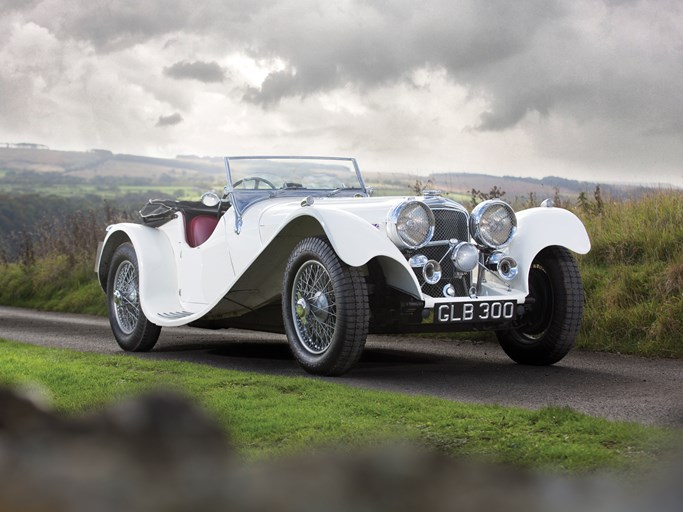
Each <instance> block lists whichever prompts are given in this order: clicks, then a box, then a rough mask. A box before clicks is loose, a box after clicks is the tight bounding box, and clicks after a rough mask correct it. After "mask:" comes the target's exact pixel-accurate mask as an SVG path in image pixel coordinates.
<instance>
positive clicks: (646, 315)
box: [578, 192, 683, 358]
mask: <svg viewBox="0 0 683 512" xmlns="http://www.w3.org/2000/svg"><path fill="white" fill-rule="evenodd" d="M581 217H582V220H583V221H584V223H585V224H586V229H587V230H588V233H589V235H590V237H591V242H592V249H591V252H590V253H588V254H587V255H586V256H582V257H580V258H579V264H580V267H581V275H582V277H583V281H584V289H585V291H586V308H585V314H584V321H583V328H582V331H581V334H580V337H579V342H578V344H579V346H580V347H584V348H589V349H593V350H607V351H611V352H621V353H625V354H637V355H644V356H663V357H678V358H680V357H683V194H682V193H678V192H663V193H658V194H653V195H651V196H648V197H645V198H643V199H640V200H638V201H627V202H623V203H615V202H608V203H606V204H605V209H604V213H603V214H602V215H581Z"/></svg>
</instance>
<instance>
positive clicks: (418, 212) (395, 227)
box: [387, 200, 434, 249]
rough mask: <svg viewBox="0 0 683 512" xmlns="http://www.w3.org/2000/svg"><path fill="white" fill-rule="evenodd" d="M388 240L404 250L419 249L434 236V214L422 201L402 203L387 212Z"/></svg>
mask: <svg viewBox="0 0 683 512" xmlns="http://www.w3.org/2000/svg"><path fill="white" fill-rule="evenodd" d="M387 232H388V234H389V238H390V239H391V241H392V242H394V243H395V244H396V245H397V246H399V247H401V248H404V249H419V248H420V247H422V246H424V245H425V244H427V243H429V241H430V240H431V239H432V236H433V235H434V214H433V213H432V210H430V209H429V206H427V205H426V204H424V203H423V202H422V201H415V200H409V201H404V202H402V203H401V204H399V205H398V206H396V208H394V209H393V210H391V211H390V212H389V217H388V219H387Z"/></svg>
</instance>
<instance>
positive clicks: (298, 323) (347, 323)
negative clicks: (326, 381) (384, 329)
mask: <svg viewBox="0 0 683 512" xmlns="http://www.w3.org/2000/svg"><path fill="white" fill-rule="evenodd" d="M369 315H370V314H369V307H368V291H367V286H366V284H365V279H364V278H363V275H362V274H361V273H360V271H359V270H358V269H357V268H355V267H349V266H348V265H346V264H345V263H344V262H342V261H341V260H340V259H339V257H338V256H337V254H336V253H335V252H334V250H333V249H332V247H330V245H329V243H328V242H327V240H326V239H324V238H318V237H311V238H305V239H304V240H302V241H301V242H299V244H298V245H297V246H296V247H295V248H294V250H293V251H292V254H291V255H290V257H289V260H288V262H287V266H286V268H285V274H284V283H283V297H282V316H283V319H284V324H285V331H286V333H287V338H288V340H289V345H290V347H291V350H292V353H293V354H294V357H295V358H296V360H297V361H298V362H299V364H300V365H301V366H302V367H303V368H304V369H305V370H306V371H307V372H309V373H313V374H317V375H341V374H342V373H345V372H347V371H348V370H349V369H351V367H352V366H353V365H354V364H355V363H356V362H357V361H358V360H359V359H360V356H361V354H362V352H363V348H364V347H365V340H366V338H367V334H368V324H369V321H370V316H369Z"/></svg>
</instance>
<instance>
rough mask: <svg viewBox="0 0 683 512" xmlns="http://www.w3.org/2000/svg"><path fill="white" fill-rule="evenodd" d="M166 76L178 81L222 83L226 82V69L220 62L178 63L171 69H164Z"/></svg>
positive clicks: (197, 61)
mask: <svg viewBox="0 0 683 512" xmlns="http://www.w3.org/2000/svg"><path fill="white" fill-rule="evenodd" d="M164 74H165V75H167V76H170V77H171V78H176V79H186V78H187V79H192V80H199V81H200V82H204V83H211V82H222V81H223V80H225V69H223V68H222V67H221V66H220V65H219V64H218V62H216V61H212V62H202V61H200V60H196V61H194V62H187V61H181V62H176V63H175V64H173V65H172V66H170V67H167V68H164Z"/></svg>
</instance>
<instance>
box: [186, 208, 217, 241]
mask: <svg viewBox="0 0 683 512" xmlns="http://www.w3.org/2000/svg"><path fill="white" fill-rule="evenodd" d="M217 224H218V219H217V218H216V216H215V215H197V216H196V217H192V219H190V224H189V225H188V226H187V243H188V244H189V246H190V247H197V246H198V245H201V244H203V243H204V242H206V241H207V240H208V239H209V237H210V236H211V233H213V230H214V229H216V225H217Z"/></svg>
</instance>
